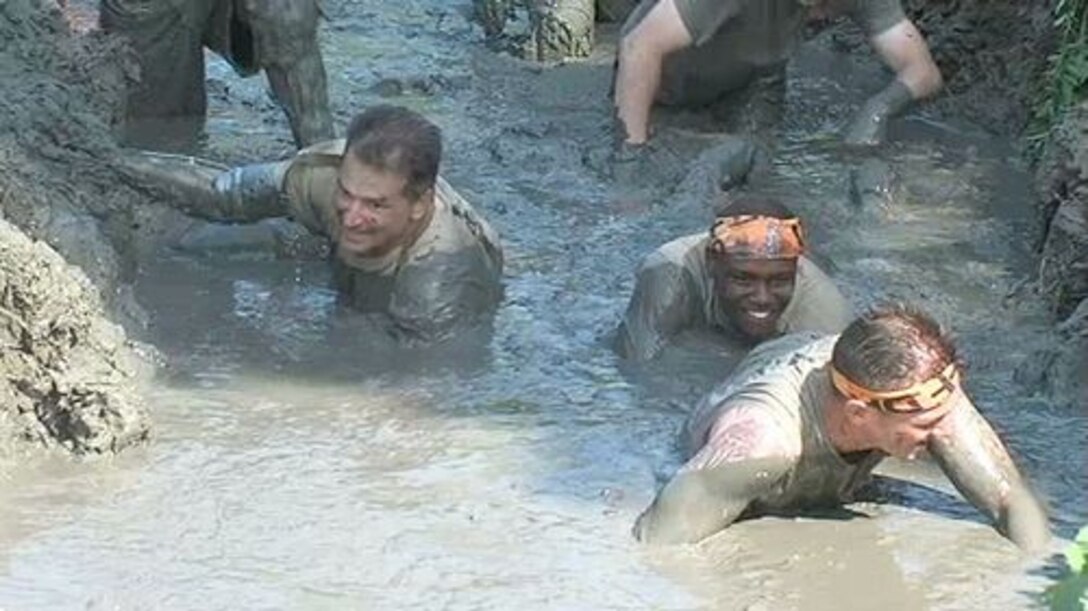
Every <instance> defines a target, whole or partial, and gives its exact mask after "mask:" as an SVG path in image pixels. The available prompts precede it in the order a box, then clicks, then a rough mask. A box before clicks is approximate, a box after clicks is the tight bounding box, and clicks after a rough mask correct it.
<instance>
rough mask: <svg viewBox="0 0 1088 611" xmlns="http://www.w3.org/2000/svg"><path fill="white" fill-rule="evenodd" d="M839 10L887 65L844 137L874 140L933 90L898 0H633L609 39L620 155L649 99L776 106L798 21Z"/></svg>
mask: <svg viewBox="0 0 1088 611" xmlns="http://www.w3.org/2000/svg"><path fill="white" fill-rule="evenodd" d="M839 15H849V16H850V17H851V18H852V19H853V21H854V22H855V23H857V24H858V25H859V26H860V27H861V29H862V30H863V31H864V32H865V34H866V36H867V37H868V39H869V42H870V44H871V45H872V47H873V48H874V49H875V50H876V52H877V53H878V54H879V55H880V57H881V58H882V59H883V61H884V63H885V64H887V66H888V67H890V68H891V69H892V70H894V71H895V78H894V79H893V80H892V82H891V83H890V84H889V85H888V86H887V87H885V88H884V89H883V90H882V91H880V92H879V93H877V94H876V95H874V96H872V97H871V98H869V100H868V101H866V102H865V104H864V105H863V106H862V108H861V110H860V111H859V112H858V114H857V116H856V117H855V118H854V120H853V121H852V122H851V123H850V125H849V127H848V128H847V130H846V136H845V138H846V142H847V143H849V144H853V145H876V144H879V143H881V142H882V141H883V140H884V138H885V130H886V126H887V123H888V120H889V119H890V118H892V117H894V116H896V115H898V114H899V113H901V112H903V111H904V110H905V109H906V108H908V107H909V106H910V105H911V104H912V103H913V102H914V101H915V100H921V99H923V98H926V97H929V96H932V95H934V94H935V93H936V92H937V91H938V90H939V89H940V88H941V73H940V70H939V69H938V68H937V65H936V64H935V63H934V62H933V58H932V57H931V56H930V53H929V48H928V46H927V45H926V42H925V40H924V39H923V38H922V35H921V33H920V32H919V31H918V29H917V28H916V27H915V25H914V23H913V22H911V20H910V19H908V18H907V17H906V14H905V13H904V12H903V8H902V6H901V5H900V0H766V1H763V0H761V1H751V0H642V2H641V4H639V6H638V7H636V8H635V10H634V11H633V12H632V13H631V15H630V16H629V17H628V19H627V22H626V23H625V24H624V28H623V38H622V40H621V42H620V45H619V57H618V69H617V72H616V82H615V101H614V102H615V106H616V112H617V115H618V119H619V121H618V123H619V125H618V126H617V129H619V130H622V131H623V133H622V134H617V140H619V139H620V138H621V137H622V139H623V143H622V144H621V151H620V152H621V157H620V160H621V161H622V160H624V159H625V158H626V157H630V156H637V155H639V154H642V153H643V152H644V150H645V149H644V147H643V146H642V145H644V144H646V142H647V141H648V140H649V138H650V132H651V130H650V108H651V106H652V105H653V103H654V101H655V100H656V101H657V102H660V103H662V104H665V105H682V106H703V105H707V104H709V103H711V102H714V101H716V100H718V99H721V98H723V96H725V95H726V94H727V93H733V94H736V98H737V99H738V100H749V101H752V100H760V99H761V98H763V97H767V95H768V94H769V95H770V97H771V98H772V100H771V101H770V102H769V104H768V106H769V107H771V108H774V107H778V106H781V103H782V100H781V98H782V97H783V96H784V73H785V70H784V66H785V62H786V60H787V59H788V57H789V55H790V54H791V52H792V51H793V49H794V48H795V47H796V46H797V43H798V41H799V39H800V36H801V33H802V29H803V27H804V24H805V22H806V20H809V19H825V18H828V17H835V16H839ZM732 99H733V96H730V98H729V100H732Z"/></svg>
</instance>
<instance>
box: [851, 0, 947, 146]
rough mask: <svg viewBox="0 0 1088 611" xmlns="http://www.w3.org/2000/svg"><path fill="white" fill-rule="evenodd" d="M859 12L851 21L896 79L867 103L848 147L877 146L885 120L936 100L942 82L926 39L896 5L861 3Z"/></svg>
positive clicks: (887, 0) (894, 1) (877, 0)
mask: <svg viewBox="0 0 1088 611" xmlns="http://www.w3.org/2000/svg"><path fill="white" fill-rule="evenodd" d="M859 6H860V8H859V9H858V10H857V11H855V13H854V14H853V17H854V19H855V21H856V22H857V23H858V24H859V25H860V26H861V27H862V28H863V29H864V30H865V32H866V34H867V35H868V36H869V43H870V44H871V45H872V47H873V49H874V50H875V51H876V52H877V54H879V55H880V58H881V59H882V60H883V61H884V63H885V64H886V65H887V66H888V67H889V68H891V69H892V71H893V72H895V78H894V79H893V80H892V82H891V83H889V84H888V85H887V86H886V87H885V88H884V89H883V90H881V91H880V92H879V93H877V94H876V95H874V96H873V97H871V98H869V99H868V100H867V101H866V102H865V104H864V105H863V106H862V108H861V110H860V111H859V112H858V114H857V116H856V117H855V118H854V120H853V122H852V123H851V124H850V126H849V128H848V129H847V132H846V141H847V142H848V143H850V144H857V145H876V144H880V143H881V142H883V140H884V138H885V135H886V130H887V122H888V120H889V119H891V118H892V117H895V116H897V115H899V114H900V113H902V112H903V111H905V110H906V109H907V108H908V107H909V106H910V105H911V104H913V103H914V102H915V101H917V100H922V99H924V98H928V97H930V96H932V95H934V94H936V93H937V92H938V91H939V90H940V89H941V86H942V79H941V71H940V69H939V68H938V67H937V64H936V63H935V62H934V61H933V56H932V55H931V54H930V52H929V46H928V45H927V44H926V41H925V38H924V37H923V36H922V33H921V32H919V31H918V28H917V27H916V26H915V25H914V22H912V21H911V20H910V19H908V18H907V17H906V15H905V14H904V13H903V9H902V7H901V6H900V4H899V0H862V1H861V2H860V4H859Z"/></svg>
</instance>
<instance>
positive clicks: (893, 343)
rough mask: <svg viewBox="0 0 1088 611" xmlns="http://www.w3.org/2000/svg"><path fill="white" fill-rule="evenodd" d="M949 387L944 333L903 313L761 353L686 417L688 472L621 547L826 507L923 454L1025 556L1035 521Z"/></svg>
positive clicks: (1014, 474)
mask: <svg viewBox="0 0 1088 611" xmlns="http://www.w3.org/2000/svg"><path fill="white" fill-rule="evenodd" d="M962 376H963V373H962V369H961V364H960V363H959V362H958V361H957V357H956V349H955V346H954V345H953V342H952V340H951V339H950V338H949V337H948V336H947V335H946V334H945V332H944V330H943V329H941V327H940V326H939V325H938V324H937V323H936V322H934V321H933V319H932V318H930V317H929V316H927V315H926V314H924V313H922V312H921V311H919V310H916V309H913V308H910V307H905V306H881V307H877V308H875V309H873V310H872V311H870V312H869V313H867V314H865V315H863V316H861V317H859V318H858V319H856V320H855V321H854V322H852V323H851V324H850V326H848V327H847V328H846V330H845V331H843V333H842V334H841V335H839V336H819V335H816V334H808V333H804V334H794V335H789V336H786V337H783V338H780V339H777V340H773V341H771V342H767V343H765V344H763V345H762V346H760V347H758V348H756V349H755V350H754V351H753V352H752V353H750V354H749V355H748V356H747V357H746V358H745V359H744V360H743V361H742V362H741V364H740V365H739V366H738V367H737V368H736V369H735V370H734V371H733V373H732V374H731V375H730V376H729V378H728V379H727V380H726V381H725V382H724V383H723V384H722V385H720V386H719V387H718V388H716V389H715V390H714V391H712V392H711V393H710V394H709V395H708V396H707V397H706V398H705V399H703V401H702V402H701V403H700V404H699V405H698V406H697V407H696V409H695V411H694V412H693V413H692V416H691V418H690V419H689V421H688V423H687V426H686V427H685V431H684V438H685V442H686V443H687V445H688V449H689V451H690V452H689V453H690V458H689V460H688V461H687V463H686V464H684V465H683V466H682V467H681V468H680V470H679V472H678V473H677V474H676V475H675V476H674V477H673V478H672V480H671V481H670V482H669V483H668V484H667V485H666V486H665V487H664V488H663V489H662V490H661V491H660V492H659V493H658V495H657V498H656V499H654V502H653V504H652V505H651V506H650V507H649V508H648V509H646V511H645V512H644V513H643V514H642V515H641V516H640V517H639V518H638V521H637V522H636V523H635V528H634V532H635V535H636V536H637V537H638V538H639V539H640V540H642V541H648V542H657V543H684V542H695V541H699V540H701V539H703V538H705V537H708V536H710V535H712V534H714V533H716V532H718V531H720V530H722V529H724V528H726V527H727V526H729V525H730V524H731V523H732V522H734V521H735V520H737V519H739V518H742V517H748V516H754V515H759V514H766V513H775V512H787V513H793V512H796V511H798V510H804V509H808V508H816V507H822V506H834V505H837V504H840V503H843V502H847V501H849V500H851V497H852V495H853V494H854V493H855V492H856V491H857V490H858V487H859V485H860V484H862V483H863V482H864V481H865V480H866V479H867V478H868V476H869V474H870V472H871V471H872V469H873V467H875V466H876V464H877V463H879V462H880V461H881V460H882V459H883V458H884V457H885V456H888V455H891V456H896V457H899V458H905V459H913V458H914V457H916V456H917V455H918V454H919V453H920V452H921V451H922V450H924V449H925V450H928V451H929V453H930V454H931V455H932V456H933V457H934V458H935V459H936V461H937V463H938V464H939V465H940V467H941V469H942V470H943V471H944V472H945V474H946V475H947V476H948V477H949V479H951V480H952V483H953V484H955V486H956V488H957V489H958V490H959V491H960V492H961V493H962V494H963V495H964V496H965V497H966V498H967V499H968V500H969V501H970V502H971V503H972V504H974V505H975V507H977V508H978V509H979V510H981V511H982V512H983V513H985V514H986V515H987V516H988V517H989V518H990V519H991V520H993V521H994V522H995V523H996V525H997V528H998V529H999V530H1000V531H1001V532H1002V533H1003V534H1004V535H1005V536H1007V537H1008V538H1010V539H1011V540H1012V541H1013V542H1015V543H1016V544H1017V545H1019V546H1020V547H1022V548H1024V549H1026V550H1029V551H1038V550H1040V549H1041V548H1042V547H1043V546H1044V544H1045V543H1046V541H1047V540H1048V538H1049V527H1048V525H1047V519H1046V515H1045V513H1044V512H1043V509H1042V507H1041V505H1040V503H1039V502H1038V500H1037V499H1036V498H1035V496H1034V495H1033V494H1032V492H1031V490H1030V489H1029V487H1028V485H1027V483H1026V482H1025V480H1024V479H1023V478H1022V477H1021V475H1020V473H1019V472H1018V471H1017V469H1016V467H1015V466H1014V465H1013V462H1012V460H1011V459H1010V458H1009V455H1008V452H1007V451H1006V450H1005V448H1004V446H1003V445H1002V444H1001V441H1000V440H999V439H998V437H997V435H996V434H995V433H994V431H993V429H991V428H990V425H989V424H988V423H987V422H986V420H985V419H983V417H982V416H981V415H980V414H979V412H978V410H977V409H976V408H975V406H974V405H973V404H972V402H971V399H970V398H969V397H968V396H967V394H966V392H965V391H964V389H963V385H962Z"/></svg>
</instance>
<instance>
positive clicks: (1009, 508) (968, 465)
mask: <svg viewBox="0 0 1088 611" xmlns="http://www.w3.org/2000/svg"><path fill="white" fill-rule="evenodd" d="M957 394H958V396H959V397H960V399H959V401H960V402H959V404H957V405H956V406H955V408H954V409H953V410H952V411H951V412H950V413H949V415H948V416H947V417H946V418H945V419H944V420H942V421H941V423H940V425H939V426H938V428H937V429H936V430H935V431H934V434H933V435H931V436H930V439H929V451H930V452H931V453H932V455H933V457H934V459H936V461H937V463H938V464H939V465H940V466H941V469H942V470H943V471H944V472H945V474H946V475H947V476H948V478H949V479H950V480H951V481H952V483H953V485H955V487H956V489H957V490H959V491H960V494H962V495H963V496H964V497H965V498H966V499H967V500H968V501H970V502H971V504H972V505H974V506H975V507H977V508H978V509H979V510H980V511H982V512H983V513H984V514H986V515H987V516H989V517H990V519H991V520H993V522H994V524H995V525H996V527H997V529H998V530H999V531H1000V532H1001V533H1002V534H1003V535H1005V536H1006V537H1008V538H1009V539H1011V540H1012V541H1013V542H1014V543H1016V544H1017V545H1018V546H1020V547H1021V548H1022V549H1024V550H1025V551H1028V552H1035V551H1041V550H1042V549H1044V548H1045V546H1046V544H1047V542H1048V541H1049V539H1050V527H1049V525H1048V523H1047V517H1046V513H1045V511H1044V510H1043V506H1042V504H1041V503H1040V502H1039V499H1037V498H1036V497H1035V494H1034V493H1033V492H1032V490H1031V489H1030V488H1029V486H1028V484H1027V482H1026V481H1025V480H1024V478H1023V477H1022V476H1021V475H1020V472H1019V471H1017V469H1016V466H1015V465H1014V464H1013V462H1012V458H1010V457H1009V453H1008V451H1007V450H1006V449H1005V446H1004V445H1003V444H1002V443H1001V440H1000V439H999V438H998V437H997V434H996V433H995V432H994V430H993V428H992V427H990V424H989V423H988V422H986V420H985V418H983V417H982V415H981V414H979V412H978V410H977V409H976V408H975V406H974V405H973V404H972V403H971V401H970V399H968V398H967V396H966V395H964V394H963V392H962V391H958V393H957Z"/></svg>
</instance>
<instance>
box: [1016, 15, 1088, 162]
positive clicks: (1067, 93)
mask: <svg viewBox="0 0 1088 611" xmlns="http://www.w3.org/2000/svg"><path fill="white" fill-rule="evenodd" d="M1054 28H1055V30H1056V32H1055V33H1056V34H1057V35H1058V50H1057V52H1056V53H1054V54H1053V55H1051V56H1050V57H1049V58H1048V62H1047V63H1048V65H1047V70H1046V74H1045V76H1044V81H1043V86H1042V88H1041V89H1040V92H1039V95H1038V97H1037V98H1036V100H1035V104H1034V108H1033V109H1032V118H1031V125H1030V126H1029V129H1028V141H1029V142H1030V143H1031V146H1032V149H1033V150H1034V151H1036V152H1038V150H1039V148H1040V147H1041V146H1042V145H1043V144H1044V143H1045V142H1046V140H1047V139H1048V138H1049V137H1050V133H1051V131H1052V130H1053V129H1054V127H1055V126H1056V125H1057V124H1058V123H1059V122H1060V121H1061V119H1062V117H1063V116H1064V115H1065V111H1066V110H1068V109H1069V107H1071V106H1072V105H1074V104H1075V103H1077V102H1078V101H1079V100H1080V99H1081V98H1082V97H1084V94H1085V88H1086V87H1085V86H1086V85H1088V0H1058V3H1057V5H1056V6H1055V8H1054Z"/></svg>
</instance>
